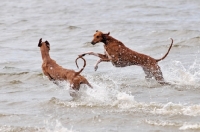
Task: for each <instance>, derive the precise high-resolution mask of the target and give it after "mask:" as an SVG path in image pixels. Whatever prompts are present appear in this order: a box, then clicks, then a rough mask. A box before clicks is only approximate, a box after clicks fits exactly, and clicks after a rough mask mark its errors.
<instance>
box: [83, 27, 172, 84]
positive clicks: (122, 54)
mask: <svg viewBox="0 0 200 132" xmlns="http://www.w3.org/2000/svg"><path fill="white" fill-rule="evenodd" d="M109 34H110V32H109V33H107V34H104V33H102V32H101V31H98V30H97V31H96V33H95V34H94V39H93V40H92V42H91V43H92V44H93V45H95V44H96V43H99V42H103V43H104V49H105V53H104V54H99V53H94V52H88V53H84V54H82V55H79V57H81V56H84V55H86V54H89V55H94V56H97V57H99V58H101V59H100V60H99V61H98V62H97V63H96V65H95V70H97V68H98V64H99V63H100V62H103V61H104V62H112V64H113V65H114V66H115V67H125V66H130V65H138V66H141V67H142V68H143V70H144V72H145V74H146V76H145V78H146V79H150V78H152V77H154V78H155V79H156V80H157V81H158V82H159V83H160V84H167V83H166V82H165V81H164V78H163V75H162V72H161V70H160V67H159V66H158V62H159V61H161V60H163V59H164V58H165V57H166V56H167V55H168V53H169V51H170V49H171V47H172V44H173V39H171V40H172V43H171V45H170V47H169V49H168V51H167V53H166V54H165V55H164V56H163V57H162V58H161V59H154V58H152V57H150V56H148V55H145V54H141V53H138V52H135V51H133V50H131V49H129V48H128V47H126V46H125V45H124V44H123V43H122V42H120V41H119V40H117V39H115V38H113V37H111V36H109Z"/></svg>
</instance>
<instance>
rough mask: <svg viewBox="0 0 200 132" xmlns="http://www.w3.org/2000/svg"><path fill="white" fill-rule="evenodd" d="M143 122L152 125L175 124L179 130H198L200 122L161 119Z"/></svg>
mask: <svg viewBox="0 0 200 132" xmlns="http://www.w3.org/2000/svg"><path fill="white" fill-rule="evenodd" d="M144 122H145V123H147V124H149V125H154V126H163V127H166V126H173V127H174V126H175V127H179V130H200V123H188V122H187V123H186V122H173V121H162V120H145V121H144Z"/></svg>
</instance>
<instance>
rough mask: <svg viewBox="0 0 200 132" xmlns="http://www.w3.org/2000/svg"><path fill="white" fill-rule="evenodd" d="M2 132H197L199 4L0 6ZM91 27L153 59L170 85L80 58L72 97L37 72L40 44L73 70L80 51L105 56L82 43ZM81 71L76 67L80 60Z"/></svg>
mask: <svg viewBox="0 0 200 132" xmlns="http://www.w3.org/2000/svg"><path fill="white" fill-rule="evenodd" d="M0 9H1V11H0V19H1V21H0V29H1V35H0V36H1V37H0V56H1V59H0V131H2V132H121V131H125V132H133V131H134V132H141V131H142V132H157V131H162V132H169V131H172V132H177V131H187V132H197V131H200V118H199V117H200V101H199V99H200V97H199V94H200V59H199V58H200V54H199V53H200V46H199V42H200V29H199V23H200V1H198V0H191V1H187V0H176V1H173V0H162V1H155V0H144V1H139V0H135V1H132V0H123V1H122V0H116V1H105V0H95V1H94V0H85V1H72V0H51V1H46V0H35V1H32V0H26V1H25V0H15V1H1V4H0ZM96 30H100V31H103V32H105V33H106V32H110V35H111V36H113V37H114V38H117V39H118V40H120V41H122V42H123V43H124V44H125V45H127V46H128V47H129V48H131V49H133V50H135V51H137V52H141V53H145V54H147V55H150V56H152V57H154V58H161V57H162V56H163V55H164V54H165V53H166V52H167V49H168V47H169V45H170V43H171V41H170V39H169V38H170V37H171V38H173V39H174V46H173V47H172V49H171V51H170V53H169V55H168V56H167V58H166V59H165V60H163V61H161V62H159V65H160V67H161V69H162V72H163V75H164V78H165V80H166V81H168V82H170V83H171V84H172V85H171V86H161V85H159V84H158V83H157V82H156V81H151V82H147V81H145V79H144V76H145V75H144V73H143V71H142V69H141V68H140V67H138V66H130V67H125V68H115V67H113V66H112V65H111V63H100V64H99V69H98V70H97V71H96V72H95V71H94V64H95V63H96V61H97V59H98V58H97V57H94V56H86V57H85V59H86V60H87V66H86V68H85V70H84V71H83V73H82V74H83V75H84V76H85V77H86V78H87V79H88V80H89V82H90V83H91V84H92V85H93V87H94V89H90V88H88V87H87V86H82V87H81V89H80V91H79V93H78V95H79V96H78V97H77V98H72V97H71V96H70V95H69V91H70V89H69V84H67V83H66V82H62V83H61V84H62V87H58V86H56V85H54V84H53V83H52V82H50V81H49V80H48V79H47V78H46V77H44V76H43V74H42V69H41V64H42V59H41V54H40V50H39V48H38V47H37V44H38V41H39V39H40V38H43V40H44V41H45V40H48V41H49V42H50V46H51V50H50V55H51V58H53V59H54V60H56V61H57V63H58V64H60V65H62V66H63V67H65V68H68V69H74V70H77V71H78V69H77V68H76V65H75V63H74V61H75V59H76V57H77V55H78V54H81V53H84V52H88V51H94V52H98V53H103V44H102V43H99V44H97V45H95V46H92V45H91V44H90V42H91V40H92V39H93V34H94V33H95V31H96ZM79 63H80V65H81V64H82V63H81V62H79Z"/></svg>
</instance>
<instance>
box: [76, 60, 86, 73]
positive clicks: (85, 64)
mask: <svg viewBox="0 0 200 132" xmlns="http://www.w3.org/2000/svg"><path fill="white" fill-rule="evenodd" d="M79 58H81V59H82V60H83V61H84V65H83V68H82V69H81V70H80V71H78V72H76V75H79V74H80V73H81V72H82V71H83V69H84V68H85V66H86V61H85V59H84V58H83V57H82V56H79V57H78V58H76V61H75V62H76V66H77V68H79V67H78V64H77V60H78V59H79Z"/></svg>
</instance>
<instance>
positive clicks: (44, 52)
mask: <svg viewBox="0 0 200 132" xmlns="http://www.w3.org/2000/svg"><path fill="white" fill-rule="evenodd" d="M40 51H41V55H42V60H43V61H48V60H50V59H51V58H50V56H49V51H47V50H44V49H43V48H40Z"/></svg>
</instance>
